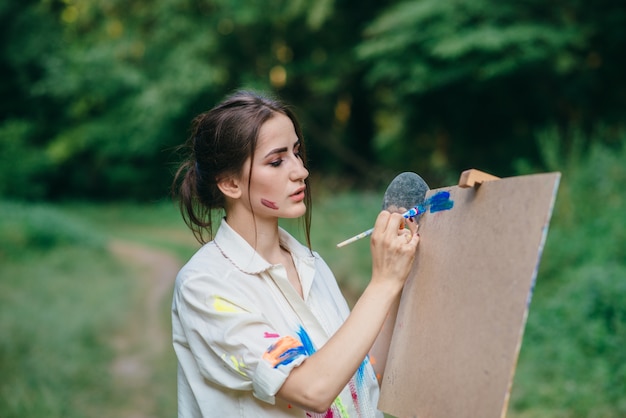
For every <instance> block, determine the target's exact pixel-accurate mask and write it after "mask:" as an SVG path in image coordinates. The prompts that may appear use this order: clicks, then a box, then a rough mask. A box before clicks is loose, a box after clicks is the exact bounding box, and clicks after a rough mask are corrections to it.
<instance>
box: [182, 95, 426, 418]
mask: <svg viewBox="0 0 626 418" xmlns="http://www.w3.org/2000/svg"><path fill="white" fill-rule="evenodd" d="M187 147H188V152H189V155H188V159H187V160H186V161H185V162H184V163H183V164H182V165H181V167H180V169H179V170H178V172H177V175H176V179H175V182H174V184H175V185H176V186H175V190H177V192H178V195H179V198H180V206H181V211H182V213H183V217H184V219H185V222H186V223H187V225H188V226H189V227H190V228H191V229H192V231H193V232H194V234H195V236H196V238H198V240H199V241H200V242H201V243H203V244H204V245H203V246H202V247H201V248H200V250H198V252H197V253H196V254H195V255H194V256H193V257H192V258H191V259H190V260H189V262H188V263H187V264H186V265H185V266H184V267H183V268H182V269H181V271H180V272H179V274H178V276H177V279H176V285H175V290H174V299H173V305H172V323H173V343H174V348H175V351H176V355H177V357H178V362H179V366H178V400H179V401H178V403H179V405H178V410H179V417H254V418H257V417H317V416H319V417H373V416H382V413H381V412H379V411H377V410H376V405H377V402H378V381H377V379H376V373H377V372H378V373H382V369H381V368H382V367H384V364H381V363H384V361H379V362H378V364H376V365H375V366H376V367H377V369H378V370H376V371H375V370H374V367H373V365H372V363H373V361H372V362H370V360H369V359H370V358H374V357H375V354H373V355H372V357H369V356H368V353H369V352H370V350H372V347H373V346H375V348H376V347H380V348H381V349H382V350H381V353H382V356H383V357H384V356H385V355H386V354H385V352H386V349H387V348H388V345H389V334H388V333H385V332H381V329H382V328H383V324H384V323H385V321H386V319H387V317H389V318H390V319H389V321H393V318H395V312H394V309H396V308H397V303H398V300H399V297H400V293H401V290H402V287H403V285H404V282H405V280H406V278H407V275H408V272H409V270H410V267H411V264H412V262H413V258H414V254H415V250H416V248H417V244H418V241H419V236H418V235H417V233H416V230H417V228H416V225H414V224H411V223H409V228H405V223H404V218H402V216H401V215H400V214H397V213H394V214H391V213H389V212H387V211H382V212H381V213H380V214H379V216H378V217H377V219H376V223H375V226H374V232H373V233H372V236H371V253H372V277H371V281H370V283H369V284H368V286H367V288H366V289H365V291H364V293H363V295H362V296H361V298H360V299H359V300H358V302H357V303H356V304H355V306H354V309H353V310H352V312H351V313H350V312H349V309H348V306H347V304H346V302H345V300H344V298H343V297H342V295H341V292H340V290H339V288H338V286H337V283H336V281H335V279H334V277H333V275H332V273H331V271H330V269H329V268H328V266H327V265H326V263H325V262H324V261H323V260H322V259H321V258H320V256H319V255H318V254H317V253H315V252H313V251H312V250H311V249H310V239H309V230H310V212H308V211H307V207H308V206H310V201H311V194H310V188H309V183H308V175H309V171H308V169H307V166H306V155H305V147H304V142H303V139H302V134H301V131H300V127H299V124H298V122H297V120H296V118H295V116H294V114H293V113H292V112H291V110H290V109H289V108H287V107H286V106H284V105H283V104H281V103H280V102H278V101H276V100H272V99H269V98H266V97H263V96H261V95H258V94H255V93H251V92H237V93H235V94H233V95H232V96H230V97H228V98H226V99H225V100H224V101H223V102H222V103H220V104H219V105H217V106H216V107H215V108H213V109H212V110H210V111H208V112H206V113H203V114H201V115H199V116H198V117H196V119H194V122H193V124H192V135H191V137H190V139H189V141H188V142H187ZM215 210H223V213H224V215H225V216H224V217H223V219H221V220H218V219H217V218H215V217H214V216H212V215H213V212H214V211H215ZM220 213H221V212H220ZM302 216H304V217H305V232H306V239H307V244H308V245H307V246H304V245H302V244H300V243H299V242H298V241H297V240H296V239H295V238H293V237H292V236H291V235H289V234H288V233H287V232H286V231H284V230H283V229H281V228H280V227H279V226H278V220H279V218H299V217H302ZM217 221H219V222H220V223H219V225H214V223H215V222H217ZM215 226H218V228H214V227H215ZM214 229H217V231H216V233H215V234H214V232H215V231H214ZM206 237H208V238H210V239H212V240H211V241H208V242H207V239H206ZM390 312H392V315H388V314H389V313H390ZM379 334H380V338H379V341H377V342H376V339H377V337H378V336H379ZM375 342H376V344H375Z"/></svg>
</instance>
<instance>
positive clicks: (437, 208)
mask: <svg viewBox="0 0 626 418" xmlns="http://www.w3.org/2000/svg"><path fill="white" fill-rule="evenodd" d="M424 206H429V207H430V213H436V212H441V211H443V210H450V209H452V208H453V207H454V201H453V200H450V192H448V191H441V192H437V193H436V194H434V195H433V196H431V197H429V198H428V199H427V200H426V202H424Z"/></svg>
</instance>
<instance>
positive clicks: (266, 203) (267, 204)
mask: <svg viewBox="0 0 626 418" xmlns="http://www.w3.org/2000/svg"><path fill="white" fill-rule="evenodd" d="M261 204H262V205H263V206H265V207H268V208H270V209H274V210H276V209H278V206H276V203H274V202H272V201H271V200H267V199H261Z"/></svg>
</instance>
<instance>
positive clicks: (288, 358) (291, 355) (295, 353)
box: [274, 346, 307, 369]
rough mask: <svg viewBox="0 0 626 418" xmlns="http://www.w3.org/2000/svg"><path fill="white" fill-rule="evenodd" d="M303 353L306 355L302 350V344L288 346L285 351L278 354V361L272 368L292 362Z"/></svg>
mask: <svg viewBox="0 0 626 418" xmlns="http://www.w3.org/2000/svg"><path fill="white" fill-rule="evenodd" d="M305 355H307V353H306V351H305V350H304V347H303V346H298V347H295V348H290V349H289V350H287V351H285V352H284V353H282V354H281V355H280V356H278V359H279V360H280V361H279V362H278V363H276V365H275V366H274V368H275V369H277V368H278V366H285V365H287V364H289V363H291V362H293V361H294V360H295V359H297V358H299V357H300V356H305Z"/></svg>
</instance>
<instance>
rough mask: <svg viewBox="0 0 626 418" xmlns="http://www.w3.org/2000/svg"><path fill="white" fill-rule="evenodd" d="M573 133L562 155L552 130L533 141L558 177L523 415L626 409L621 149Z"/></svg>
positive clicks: (527, 341)
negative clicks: (587, 141)
mask: <svg viewBox="0 0 626 418" xmlns="http://www.w3.org/2000/svg"><path fill="white" fill-rule="evenodd" d="M575 136H577V137H578V139H576V140H574V141H572V142H574V143H575V144H577V145H576V146H575V147H574V148H573V149H572V150H570V151H569V152H563V150H562V147H563V144H564V141H563V140H562V139H561V138H560V135H558V134H557V133H556V132H555V131H554V130H551V131H547V132H545V133H544V134H543V135H541V138H540V139H541V142H542V146H541V148H542V150H543V153H544V156H545V160H546V161H547V164H548V165H549V167H550V168H551V169H552V170H560V171H562V173H563V177H562V182H561V186H560V189H559V193H558V197H557V202H556V207H555V211H554V214H553V221H552V224H551V227H550V233H549V235H548V240H547V244H546V248H545V251H544V256H543V259H542V264H541V269H540V272H539V279H538V283H537V289H536V294H535V297H534V299H533V302H532V304H531V309H530V315H529V320H528V325H527V331H526V335H525V337H524V344H523V347H522V351H521V354H520V362H519V367H518V369H517V376H516V380H515V384H514V386H513V409H514V411H516V412H519V413H520V414H521V415H520V416H542V417H546V416H555V417H556V416H572V417H574V416H585V417H618V416H624V414H626V402H624V397H623V394H624V393H625V392H626V366H625V365H626V351H624V349H623V347H624V346H626V308H625V306H624V303H623V301H624V300H625V299H626V230H625V229H624V225H626V196H624V194H623V193H622V192H621V185H623V184H624V182H626V164H625V162H626V147H623V146H622V147H617V148H613V149H612V148H608V147H606V146H603V145H600V144H599V143H598V142H599V141H592V145H591V146H589V147H585V146H584V145H583V140H582V139H583V138H582V134H581V133H580V132H577V133H575ZM516 416H517V415H516Z"/></svg>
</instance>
